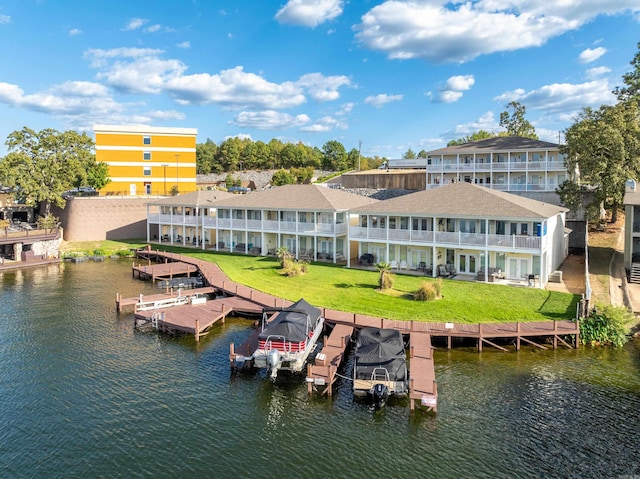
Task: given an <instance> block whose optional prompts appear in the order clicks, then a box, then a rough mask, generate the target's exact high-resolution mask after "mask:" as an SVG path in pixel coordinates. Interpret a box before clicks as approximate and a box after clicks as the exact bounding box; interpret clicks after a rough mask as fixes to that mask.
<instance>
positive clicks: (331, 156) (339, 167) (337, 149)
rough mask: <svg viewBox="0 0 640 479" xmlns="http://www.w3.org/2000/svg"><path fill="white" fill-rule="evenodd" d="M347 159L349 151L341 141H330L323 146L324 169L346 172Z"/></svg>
mask: <svg viewBox="0 0 640 479" xmlns="http://www.w3.org/2000/svg"><path fill="white" fill-rule="evenodd" d="M347 159H348V155H347V150H346V149H345V148H344V145H343V144H342V143H340V142H339V141H336V140H329V141H327V142H326V143H325V144H324V145H322V167H323V168H324V169H325V170H332V171H343V170H346V169H347V168H348V163H347Z"/></svg>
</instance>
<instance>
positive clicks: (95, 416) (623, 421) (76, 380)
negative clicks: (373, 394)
mask: <svg viewBox="0 0 640 479" xmlns="http://www.w3.org/2000/svg"><path fill="white" fill-rule="evenodd" d="M0 280H1V281H2V283H1V290H0V294H1V295H2V303H3V307H2V312H0V315H1V316H0V321H1V324H2V334H0V364H1V365H2V367H0V398H1V399H2V400H0V469H2V470H3V471H7V474H6V475H7V476H9V477H12V476H13V477H135V476H145V477H147V476H160V477H163V476H165V477H265V478H268V477H280V476H282V475H283V474H286V475H288V476H291V477H360V476H363V475H376V476H382V477H402V476H404V477H456V478H457V477H514V476H516V477H611V476H620V475H631V474H640V469H639V468H640V458H639V457H638V452H637V444H638V443H640V424H639V420H638V415H637V411H638V410H640V399H639V398H640V374H638V372H639V371H640V351H639V350H638V348H637V347H636V346H631V347H628V348H627V349H625V350H623V351H594V350H588V349H581V350H579V351H563V350H559V351H555V352H554V351H546V352H538V351H522V352H520V353H518V354H516V353H506V354H505V353H501V352H496V351H491V350H486V351H485V352H483V353H482V354H478V353H476V352H475V351H468V350H455V351H453V352H447V351H436V353H435V361H436V375H437V378H438V390H439V398H440V404H439V411H438V414H437V415H436V416H432V415H425V414H415V415H411V414H410V413H409V408H408V405H407V403H406V402H402V401H399V402H397V403H395V404H391V405H389V407H386V408H385V409H383V410H380V411H373V410H372V409H370V408H369V407H368V406H367V405H366V404H364V403H362V402H358V401H354V400H353V397H352V393H351V384H350V382H349V381H348V380H340V381H339V382H338V383H337V385H336V388H335V394H334V396H333V397H332V398H327V397H318V396H312V397H309V396H308V395H307V392H306V385H305V384H304V382H303V380H301V379H300V378H292V379H291V380H285V381H279V382H278V383H277V384H275V385H273V384H271V382H270V381H268V380H265V375H264V373H256V374H248V375H238V376H236V375H231V374H230V371H229V363H228V352H229V343H231V342H234V343H236V344H238V343H240V342H241V341H242V340H243V339H244V338H246V337H247V335H248V334H249V331H250V329H249V328H250V324H251V322H250V321H244V320H237V319H231V320H229V321H227V323H226V324H225V325H220V326H216V327H215V328H214V331H213V332H212V333H211V334H210V335H209V336H207V337H206V338H204V340H203V341H201V342H200V343H199V344H196V343H195V342H194V341H193V339H190V338H172V337H167V336H159V335H156V334H153V333H139V332H134V330H133V322H132V318H131V315H126V314H125V315H121V316H118V315H117V314H116V312H115V302H114V298H115V294H116V292H121V293H124V294H125V295H126V296H135V295H137V294H139V293H140V292H145V293H147V292H148V293H151V292H154V291H155V290H154V288H153V287H152V286H150V285H148V284H145V283H142V282H139V281H137V280H133V279H131V274H130V265H129V264H117V263H116V264H114V263H110V262H105V263H83V264H78V265H75V264H62V265H53V266H47V267H45V268H35V269H30V270H24V271H20V272H16V273H2V274H1V275H0ZM350 366H351V363H350V362H348V363H347V365H346V366H345V368H344V370H343V371H342V372H343V373H344V374H346V375H349V374H350ZM3 475H4V474H3Z"/></svg>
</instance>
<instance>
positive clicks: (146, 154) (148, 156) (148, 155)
mask: <svg viewBox="0 0 640 479" xmlns="http://www.w3.org/2000/svg"><path fill="white" fill-rule="evenodd" d="M142 159H143V160H150V159H151V152H150V151H145V152H143V153H142Z"/></svg>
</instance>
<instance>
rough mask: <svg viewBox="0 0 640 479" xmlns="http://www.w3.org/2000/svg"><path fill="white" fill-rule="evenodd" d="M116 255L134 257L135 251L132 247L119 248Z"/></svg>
mask: <svg viewBox="0 0 640 479" xmlns="http://www.w3.org/2000/svg"><path fill="white" fill-rule="evenodd" d="M116 255H117V256H119V257H120V258H133V256H134V254H133V251H131V250H130V249H119V250H118V251H116Z"/></svg>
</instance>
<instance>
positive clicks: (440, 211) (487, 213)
mask: <svg viewBox="0 0 640 479" xmlns="http://www.w3.org/2000/svg"><path fill="white" fill-rule="evenodd" d="M565 211H569V210H568V209H567V208H563V207H561V206H556V205H552V204H549V203H544V202H542V201H538V200H532V199H530V198H525V197H524V196H519V195H514V194H511V193H506V192H504V191H498V190H492V189H490V188H486V187H484V186H478V185H474V184H471V183H467V182H464V181H461V182H458V183H452V184H449V185H444V186H440V187H438V188H433V189H430V190H425V191H418V192H417V193H410V194H408V195H404V196H398V197H396V198H392V199H389V200H385V201H380V202H378V203H376V204H373V205H367V206H363V207H360V208H354V209H353V210H352V213H358V214H396V215H422V216H433V215H437V216H457V217H465V218H530V219H545V218H550V217H552V216H555V215H557V214H558V213H562V212H565Z"/></svg>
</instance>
